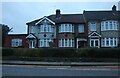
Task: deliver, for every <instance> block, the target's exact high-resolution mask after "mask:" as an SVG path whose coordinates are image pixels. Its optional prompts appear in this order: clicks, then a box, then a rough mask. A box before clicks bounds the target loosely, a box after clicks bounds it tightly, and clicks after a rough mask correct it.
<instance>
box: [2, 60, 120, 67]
mask: <svg viewBox="0 0 120 78" xmlns="http://www.w3.org/2000/svg"><path fill="white" fill-rule="evenodd" d="M2 64H3V65H4V64H7V65H41V66H120V64H119V63H118V62H39V61H2Z"/></svg>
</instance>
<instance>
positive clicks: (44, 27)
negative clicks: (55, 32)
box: [40, 24, 52, 32]
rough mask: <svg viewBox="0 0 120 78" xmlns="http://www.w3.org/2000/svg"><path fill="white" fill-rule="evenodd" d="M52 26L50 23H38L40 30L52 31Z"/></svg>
mask: <svg viewBox="0 0 120 78" xmlns="http://www.w3.org/2000/svg"><path fill="white" fill-rule="evenodd" d="M51 30H52V26H51V25H47V24H45V25H40V32H52V31H51Z"/></svg>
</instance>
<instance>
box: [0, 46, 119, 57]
mask: <svg viewBox="0 0 120 78" xmlns="http://www.w3.org/2000/svg"><path fill="white" fill-rule="evenodd" d="M2 56H3V57H5V56H14V57H55V58H119V56H120V48H81V49H75V48H35V49H30V48H3V49H2Z"/></svg>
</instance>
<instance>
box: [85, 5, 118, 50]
mask: <svg viewBox="0 0 120 78" xmlns="http://www.w3.org/2000/svg"><path fill="white" fill-rule="evenodd" d="M83 14H84V16H85V20H86V24H87V26H88V44H89V46H90V47H98V48H99V47H118V43H119V42H120V11H117V10H116V6H115V5H114V6H113V7H112V10H111V11H84V12H83Z"/></svg>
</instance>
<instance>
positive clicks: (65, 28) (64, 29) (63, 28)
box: [59, 24, 74, 32]
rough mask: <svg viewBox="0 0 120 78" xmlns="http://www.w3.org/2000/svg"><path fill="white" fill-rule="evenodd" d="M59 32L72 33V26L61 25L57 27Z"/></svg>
mask: <svg viewBox="0 0 120 78" xmlns="http://www.w3.org/2000/svg"><path fill="white" fill-rule="evenodd" d="M59 32H74V26H73V24H61V25H60V26H59Z"/></svg>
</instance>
